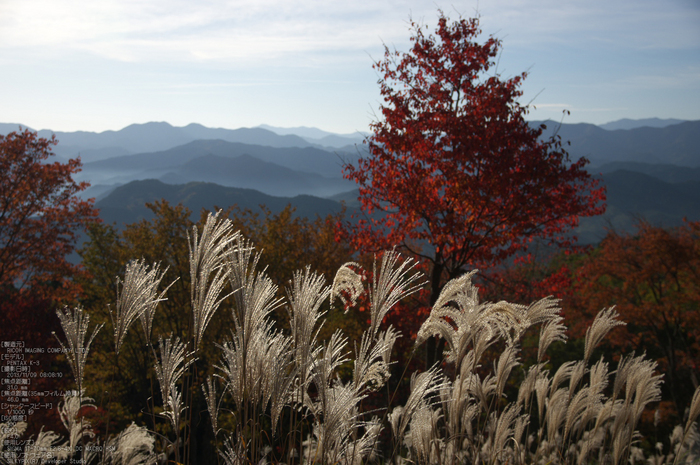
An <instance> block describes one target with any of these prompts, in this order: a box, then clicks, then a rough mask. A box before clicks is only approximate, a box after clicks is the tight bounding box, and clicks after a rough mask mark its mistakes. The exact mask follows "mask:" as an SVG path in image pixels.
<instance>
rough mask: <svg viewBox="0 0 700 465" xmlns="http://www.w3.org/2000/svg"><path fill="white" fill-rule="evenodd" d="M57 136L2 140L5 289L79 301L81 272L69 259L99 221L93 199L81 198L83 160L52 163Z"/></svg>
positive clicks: (16, 135)
mask: <svg viewBox="0 0 700 465" xmlns="http://www.w3.org/2000/svg"><path fill="white" fill-rule="evenodd" d="M56 143H57V141H56V139H55V137H52V138H51V139H45V138H41V137H38V136H37V134H36V132H32V131H29V130H24V131H21V132H11V133H10V134H8V135H7V136H0V173H2V176H1V177H0V288H1V289H4V290H8V289H15V290H16V289H20V290H21V289H27V288H31V290H32V294H33V295H34V297H35V298H36V297H39V298H51V299H58V300H60V299H64V298H70V297H73V296H74V291H75V288H74V285H73V283H72V282H71V281H70V278H71V277H72V276H73V275H74V274H75V273H76V272H77V271H78V267H77V266H76V265H73V264H71V263H69V262H68V261H67V260H66V257H67V255H69V254H70V253H72V251H73V249H74V246H75V242H76V239H77V231H76V230H77V229H78V228H81V227H85V226H86V225H87V224H88V223H90V222H93V221H97V210H95V209H94V205H93V204H94V200H93V199H91V200H82V199H80V198H78V197H77V196H76V194H77V193H78V192H80V191H82V190H84V189H85V188H87V187H88V185H89V184H87V183H85V182H82V183H76V182H74V181H73V178H72V175H73V174H74V173H77V172H78V171H79V170H80V166H81V163H80V159H73V160H69V161H68V162H67V163H60V162H53V163H52V162H50V161H49V158H50V157H51V156H52V155H53V152H52V151H51V146H52V145H54V144H56Z"/></svg>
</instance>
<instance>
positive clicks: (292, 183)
mask: <svg viewBox="0 0 700 465" xmlns="http://www.w3.org/2000/svg"><path fill="white" fill-rule="evenodd" d="M530 124H531V125H532V126H534V127H537V126H540V125H542V124H544V125H545V126H546V129H545V130H544V133H543V138H546V137H550V136H552V135H554V134H556V135H557V136H559V137H561V140H562V141H563V142H566V141H569V142H570V145H568V144H565V145H564V147H565V148H566V150H567V151H568V152H569V154H570V157H571V158H572V159H578V158H579V157H581V156H585V157H586V158H588V159H589V160H590V161H591V163H590V165H589V166H588V169H589V171H591V173H592V174H595V175H596V176H601V177H602V181H603V182H604V183H605V185H606V186H607V189H608V211H607V213H606V214H605V215H603V216H601V217H598V218H588V219H583V220H582V222H581V226H580V227H579V229H578V235H579V236H580V237H581V239H582V240H583V242H588V243H593V242H597V241H598V240H600V239H601V238H602V237H603V236H604V234H605V228H606V227H611V226H612V227H615V228H617V229H621V230H627V231H631V230H633V228H634V223H635V221H636V218H639V217H642V216H643V217H645V218H647V219H648V220H650V221H652V222H654V223H658V224H662V225H669V226H670V225H676V224H679V223H680V221H681V220H682V218H683V217H688V218H689V219H700V121H680V120H659V119H647V120H620V121H617V122H611V123H607V124H605V125H601V126H595V125H591V124H559V123H554V122H551V121H545V122H539V121H533V122H531V123H530ZM17 128H18V125H16V124H0V134H6V133H8V132H10V131H12V130H16V129H17ZM39 133H40V135H42V136H43V137H47V136H50V134H51V131H47V130H42V131H40V132H39ZM364 136H365V135H363V134H359V133H358V134H350V135H348V134H338V135H336V134H331V133H328V132H325V131H321V130H319V129H316V128H306V127H299V128H275V127H272V126H261V127H257V128H241V129H235V130H229V129H220V128H206V127H204V126H202V125H199V124H190V125H188V126H185V127H173V126H171V125H169V124H168V123H146V124H134V125H131V126H127V127H126V128H124V129H122V130H120V131H105V132H102V133H90V132H66V133H56V137H57V139H58V140H59V144H58V145H57V146H56V147H55V152H56V153H57V154H58V155H59V157H61V158H63V159H67V158H69V157H74V156H76V155H78V154H79V155H80V157H81V159H82V161H83V164H84V165H83V171H82V172H81V173H79V174H78V175H77V176H76V179H77V180H86V181H89V182H90V183H91V184H92V187H91V188H90V189H88V191H86V192H85V193H84V195H85V196H91V197H97V199H98V202H97V206H98V207H99V208H101V210H102V213H101V214H102V216H103V219H105V220H107V221H109V222H112V221H116V222H117V223H119V224H121V223H123V222H132V221H135V220H136V219H137V218H145V217H148V215H149V211H148V210H147V209H145V207H144V204H145V202H148V201H153V200H158V199H160V198H166V199H168V200H169V201H170V202H174V203H178V202H180V201H182V202H183V203H185V205H186V206H188V207H190V208H191V209H192V210H193V211H194V212H196V213H198V211H199V210H200V209H201V208H209V209H211V208H213V207H214V205H218V206H220V207H227V206H228V205H231V204H234V203H236V204H238V205H239V206H242V207H244V208H256V207H257V206H258V205H260V204H265V205H267V206H268V207H269V208H270V209H271V210H273V211H277V210H281V209H282V208H283V207H284V206H285V205H286V204H287V203H291V204H292V205H294V206H296V208H297V214H299V215H303V216H314V214H315V213H318V214H322V215H325V214H327V213H329V212H335V211H338V210H339V209H340V208H342V206H341V204H340V202H341V201H344V202H345V203H346V205H347V206H348V207H349V208H350V209H353V208H356V207H357V206H358V203H357V192H356V190H354V188H355V185H354V183H352V182H350V181H347V180H344V179H343V178H342V166H343V164H344V163H353V164H355V163H356V162H357V160H358V159H359V158H360V157H362V156H364V155H366V147H365V146H364V145H363V144H362V140H363V137H364ZM321 197H325V198H321Z"/></svg>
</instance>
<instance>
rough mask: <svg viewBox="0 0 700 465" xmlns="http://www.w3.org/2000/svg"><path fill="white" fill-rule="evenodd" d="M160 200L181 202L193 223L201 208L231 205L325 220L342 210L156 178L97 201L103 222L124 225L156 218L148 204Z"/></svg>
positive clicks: (324, 202)
mask: <svg viewBox="0 0 700 465" xmlns="http://www.w3.org/2000/svg"><path fill="white" fill-rule="evenodd" d="M160 199H166V200H167V201H168V202H170V204H172V205H177V204H178V203H182V204H183V205H184V206H186V207H187V208H189V209H190V210H192V219H193V220H196V219H198V218H199V214H200V211H201V210H202V208H205V209H207V210H213V209H214V208H215V207H219V208H227V207H229V206H232V205H238V206H239V207H240V208H243V209H246V208H249V209H251V210H253V211H259V209H260V205H265V206H266V207H267V208H269V209H270V210H271V211H272V212H273V213H277V212H280V211H282V210H283V209H284V208H285V207H286V206H287V205H288V204H291V205H292V206H293V207H295V208H296V212H295V213H296V215H298V216H302V217H308V218H315V217H316V215H320V216H322V217H325V216H326V215H328V214H330V213H336V212H339V211H340V210H341V209H342V206H341V204H340V203H338V202H335V201H333V200H328V199H322V198H318V197H312V196H308V195H300V196H296V197H274V196H270V195H266V194H263V193H261V192H258V191H255V190H252V189H237V188H234V187H224V186H220V185H218V184H212V183H189V184H186V185H170V184H165V183H163V182H160V181H157V180H154V179H149V180H144V181H133V182H131V183H129V184H127V185H124V186H120V187H118V188H116V189H114V191H112V192H111V193H110V194H109V195H108V196H106V197H105V198H104V199H102V200H100V201H98V202H97V203H96V207H97V208H99V209H100V218H102V220H104V221H105V222H107V223H110V224H111V223H114V222H116V223H117V225H118V226H122V225H123V224H129V223H133V222H135V221H139V220H141V219H151V218H153V214H152V213H151V211H150V210H149V209H148V208H146V206H145V204H146V203H147V202H154V201H156V200H160Z"/></svg>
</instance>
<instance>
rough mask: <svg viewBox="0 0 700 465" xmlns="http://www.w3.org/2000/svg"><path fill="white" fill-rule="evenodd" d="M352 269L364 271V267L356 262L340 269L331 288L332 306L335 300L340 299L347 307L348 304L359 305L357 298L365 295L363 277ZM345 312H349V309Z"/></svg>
mask: <svg viewBox="0 0 700 465" xmlns="http://www.w3.org/2000/svg"><path fill="white" fill-rule="evenodd" d="M351 267H355V268H357V269H359V270H362V266H360V265H359V264H358V263H355V262H348V263H346V264H344V265H343V266H341V267H340V268H339V269H338V271H337V272H336V274H335V279H333V285H332V286H331V305H333V300H334V298H335V297H339V298H340V300H342V301H343V305H345V306H346V307H347V306H348V303H349V304H350V305H352V306H354V305H355V304H356V303H357V298H358V297H360V296H361V295H362V294H363V293H364V291H365V289H364V286H363V284H362V280H363V277H362V275H361V274H359V273H357V272H356V271H355V270H353V269H352V268H351ZM346 295H347V297H346ZM345 311H346V312H347V309H346V310H345Z"/></svg>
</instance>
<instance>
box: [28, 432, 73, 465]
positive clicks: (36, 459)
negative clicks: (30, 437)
mask: <svg viewBox="0 0 700 465" xmlns="http://www.w3.org/2000/svg"><path fill="white" fill-rule="evenodd" d="M60 442H61V436H59V435H58V434H57V433H55V432H53V431H44V427H43V426H42V428H41V431H39V434H38V435H37V437H36V439H35V440H34V442H33V443H32V442H28V443H27V445H26V446H25V448H24V463H26V464H40V465H43V464H45V463H56V462H58V461H59V460H60V459H61V458H62V457H59V455H64V454H61V452H62V451H61V448H60V447H56V446H58V444H59V443H60ZM66 455H67V454H66Z"/></svg>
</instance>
